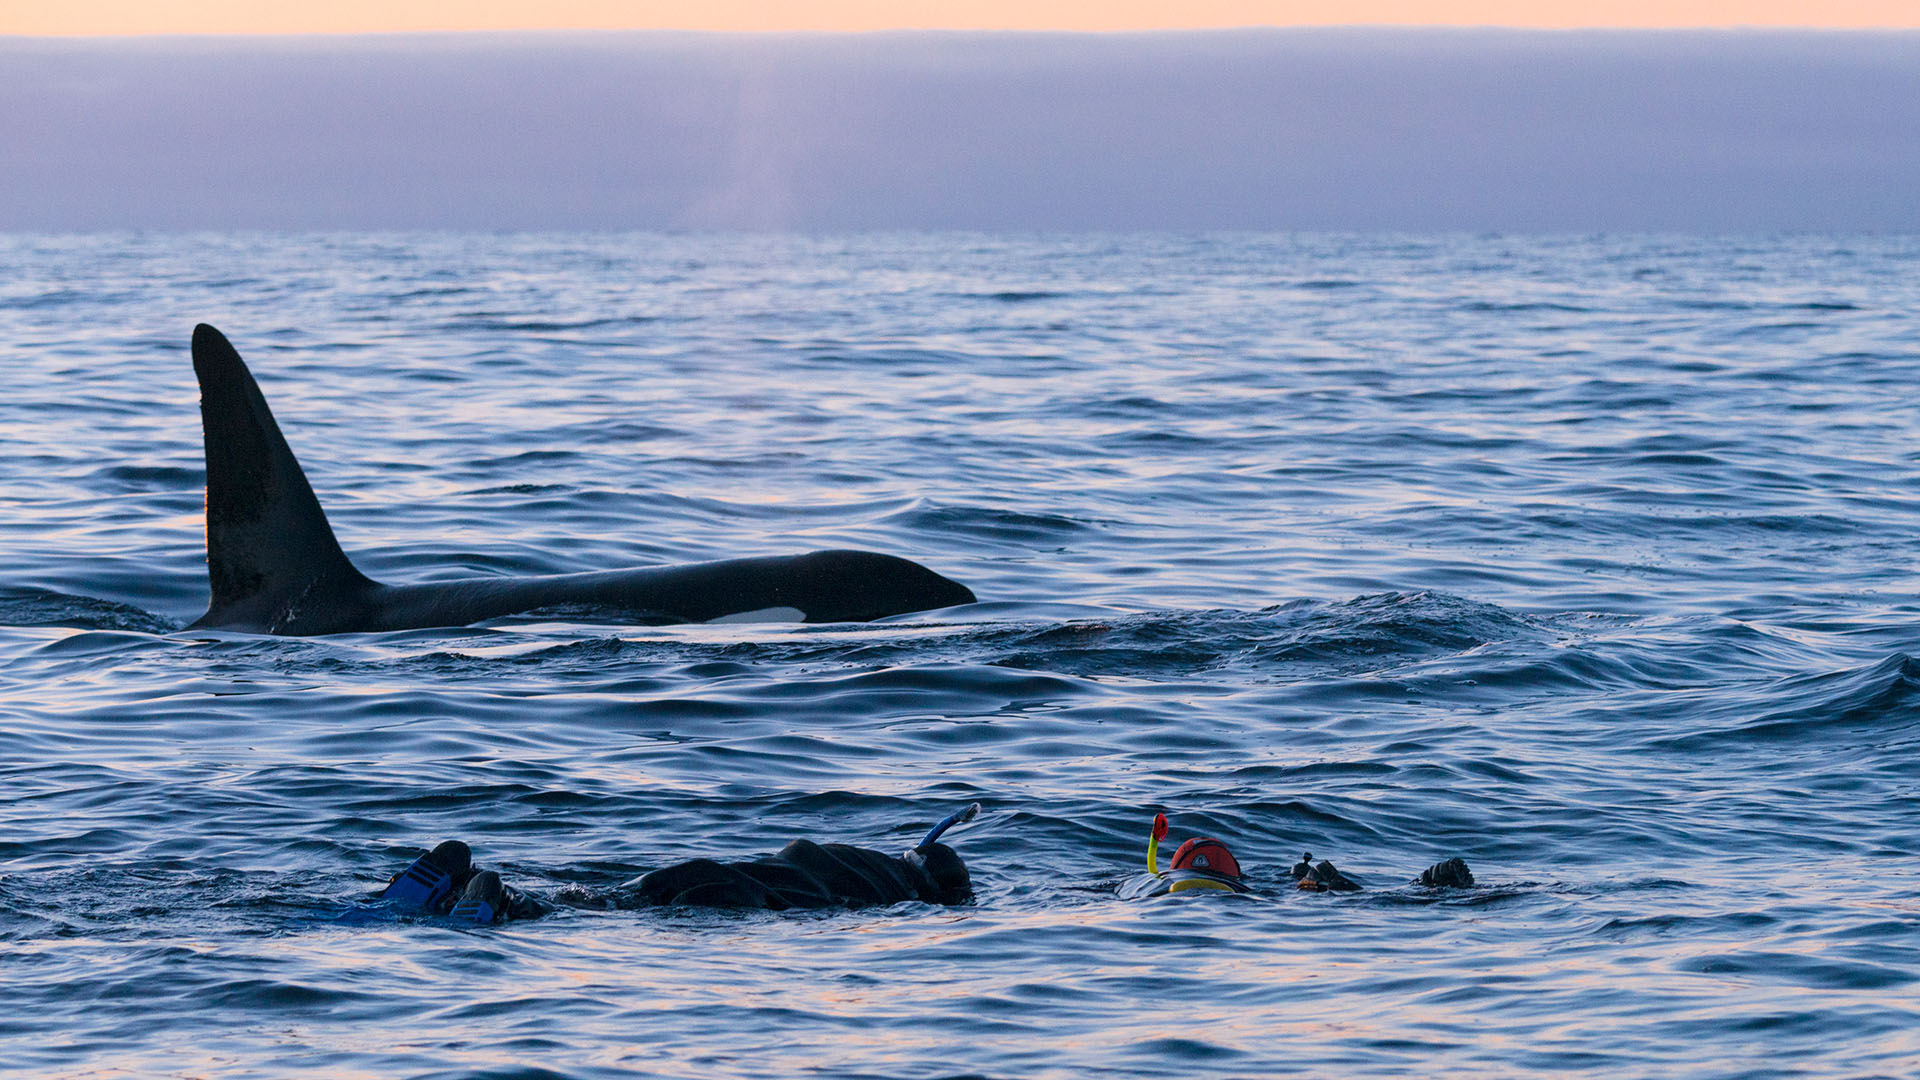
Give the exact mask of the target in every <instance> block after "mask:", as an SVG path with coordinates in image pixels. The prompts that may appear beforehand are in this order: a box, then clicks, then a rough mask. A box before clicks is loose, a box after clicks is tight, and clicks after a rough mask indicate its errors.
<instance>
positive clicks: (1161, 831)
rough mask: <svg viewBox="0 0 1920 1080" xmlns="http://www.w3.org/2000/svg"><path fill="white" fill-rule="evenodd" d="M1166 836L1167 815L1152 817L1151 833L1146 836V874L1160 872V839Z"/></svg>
mask: <svg viewBox="0 0 1920 1080" xmlns="http://www.w3.org/2000/svg"><path fill="white" fill-rule="evenodd" d="M1165 835H1167V815H1165V814H1155V815H1153V831H1152V832H1150V833H1148V834H1147V873H1149V874H1157V873H1159V872H1160V838H1161V837H1163V836H1165Z"/></svg>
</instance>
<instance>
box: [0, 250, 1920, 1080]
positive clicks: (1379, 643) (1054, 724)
mask: <svg viewBox="0 0 1920 1080" xmlns="http://www.w3.org/2000/svg"><path fill="white" fill-rule="evenodd" d="M1916 312H1920V239H1916V238H1913V237H1870V236H1845V237H1834V236H1792V237H1775V238H1767V237H1758V238H1731V239H1712V238H1692V237H1600V238H1572V237H1569V238H1515V237H1473V236H1264V235H1218V236H1215V235H1194V236H1064V237H1003V236H980V235H880V236H854V237H812V238H809V237H751V236H658V235H580V236H571V235H555V236H544V235H543V236H492V235H370V234H368V235H362V234H355V235H337V234H335V235H100V236H77V237H65V236H53V237H40V236H9V237H0V362H3V363H4V370H5V372H6V375H5V381H4V386H5V389H6V393H5V394H4V395H0V507H4V510H5V512H4V514H0V551H3V552H4V558H3V559H0V566H3V567H4V569H3V570H0V782H3V783H4V787H3V788H0V990H3V991H4V994H3V995H0V997H3V999H4V1001H5V1002H6V1007H5V1008H4V1009H3V1010H0V1069H4V1070H5V1071H6V1072H7V1073H8V1075H45V1076H76V1077H77V1076H114V1075H130V1076H191V1077H250V1076H296V1075H316V1076H328V1077H379V1078H389V1077H429V1076H431V1077H441V1076H446V1077H452V1076H490V1077H522V1076H525V1077H534V1076H538V1077H552V1076H565V1077H610V1076H628V1075H646V1076H671V1077H701V1078H706V1077H741V1078H756V1080H759V1078H765V1077H769V1076H812V1077H958V1076H969V1077H973V1076H978V1077H1007V1078H1012V1077H1081V1076H1114V1077H1176V1076H1177V1077H1190V1076H1195V1075H1221V1076H1265V1075H1276V1074H1300V1075H1334V1074H1338V1075H1342V1076H1405V1075H1432V1074H1435V1073H1439V1074H1443V1075H1494V1076H1521V1075H1533V1076H1566V1075H1604V1076H1607V1077H1609V1078H1611V1077H1617V1076H1634V1077H1660V1076H1686V1077H1720V1076H1727V1077H1732V1076H1745V1077H1855V1076H1907V1075H1912V1074H1914V1073H1915V1072H1916V1071H1920V985H1917V984H1920V862H1917V861H1916V860H1917V859H1920V573H1916V571H1915V565H1916V556H1917V555H1920V536H1917V535H1916V534H1917V533H1920V442H1917V441H1916V433H1917V432H1920V395H1916V394H1915V392H1914V389H1913V388H1914V386H1915V385H1916V383H1920V319H1916V314H1915V313H1916ZM198 321H207V322H211V323H214V324H215V325H217V326H219V327H221V328H222V329H223V330H225V331H226V332H227V333H228V334H229V335H230V336H231V337H232V339H233V341H234V343H235V344H236V345H237V346H238V348H239V349H240V351H241V352H242V354H243V355H245V356H246V357H247V358H248V360H249V362H250V363H251V364H252V366H253V369H254V372H255V374H256V375H257V376H258V377H259V379H260V381H261V384H262V387H263V389H264V391H265V393H266V395H267V397H268V400H269V401H270V402H272V404H273V406H274V408H275V410H276V412H277V414H278V416H279V419H280V422H281V425H282V427H283V429H284V430H285V431H286V433H287V436H288V439H289V441H290V442H291V444H292V446H293V449H294V451H295V452H296V453H297V454H298V455H299V456H300V458H301V460H302V462H303V463H304V465H305V467H306V470H307V473H308V475H309V477H310V478H311V480H312V482H313V485H314V487H315V488H316V490H317V491H318V492H319V495H320V498H321V501H322V502H323V504H324V505H325V506H326V507H327V509H328V512H329V514H330V516H331V519H332V521H333V523H334V527H335V529H336V530H337V532H338V533H339V535H340V538H341V541H342V543H343V545H344V546H345V547H346V549H347V550H348V551H349V553H351V554H352V555H353V557H354V558H355V559H356V560H357V561H358V563H359V565H360V566H361V568H362V569H364V570H365V571H367V572H368V573H369V574H371V575H372V576H374V577H376V578H379V579H381V580H386V581H395V582H399V581H424V580H432V579H434V578H436V577H443V576H453V575H460V574H470V573H483V574H486V573H535V572H540V573H545V572H560V571H569V570H587V569H600V568H611V567H618V566H627V565H642V564H650V563H665V562H679V561H690V560H699V559H707V558H718V557H725V556H731V555H738V554H768V553H780V552H790V551H800V550H808V549H812V548H820V547H836V546H851V547H862V548H870V549H874V550H880V551H886V552H891V553H894V554H899V555H903V556H907V557H909V558H913V559H916V560H918V561H920V562H923V563H925V564H927V565H929V566H931V567H933V568H934V569H936V570H939V571H941V572H942V573H945V574H947V575H949V576H951V577H953V578H956V579H957V580H960V581H962V582H965V583H966V584H968V585H969V586H971V587H972V588H973V589H974V591H975V592H977V593H978V594H979V596H980V599H981V602H980V603H979V604H977V605H972V606H968V607H964V608H957V609H951V610H946V611H940V612H932V613H925V614H920V615H910V616H903V617H898V618H894V619H889V620H884V621H881V622H878V623H874V624H863V625H830V626H792V625H777V624H776V625H748V626H740V625H729V626H690V627H664V628H661V627H641V626H627V625H610V624H605V623H585V622H582V623H572V622H561V621H553V620H551V619H547V620H542V619H520V620H501V621H499V622H496V623H492V624H487V625H482V626H476V627H468V628H460V629H446V630H427V631H413V632H407V633H393V634H378V635H374V634H368V635H341V636H335V637H328V638H322V639H308V640H297V639H274V638H266V637H254V636H247V635H242V634H225V633H199V632H184V631H182V630H181V629H180V628H181V627H184V626H185V625H186V624H187V623H188V622H190V621H192V620H193V619H194V618H195V617H196V616H197V615H198V614H199V613H200V611H201V610H202V608H203V606H204V604H205V601H206V578H205V565H204V556H203V551H202V546H201V544H202V535H201V518H200V507H201V486H202V464H201V445H200V430H199V424H198V413H197V407H196V402H197V389H196V387H195V384H194V379H193V374H192V369H191V366H190V364H189V362H188V356H187V341H188V336H189V332H190V330H191V328H192V326H193V324H194V323H195V322H198ZM971 800H978V801H980V802H981V803H982V804H984V807H985V810H984V812H983V814H982V815H981V817H980V819H979V820H978V821H976V822H974V823H972V824H971V825H968V826H965V827H963V828H961V829H959V830H957V831H956V832H954V833H953V834H951V837H952V842H953V843H954V845H955V847H956V848H957V849H958V850H959V851H960V852H961V853H962V854H963V855H964V856H966V858H967V859H968V861H969V863H970V865H971V867H972V870H973V875H974V880H975V883H976V887H977V890H978V891H977V896H976V898H975V900H974V901H973V902H972V903H971V904H969V905H966V906H961V907H955V908H940V907H932V906H925V905H918V904H906V905H900V906H897V907H893V908H887V909H883V910H858V911H827V912H812V913H801V914H793V913H786V914H772V913H744V914H743V913H726V912H700V911H687V910H650V911H649V910H642V911H595V910H579V909H565V910H562V911H561V912H559V913H557V914H555V915H553V916H551V917H548V918H545V919H541V920H538V921H533V922H522V923H514V924H510V925H505V926H500V927H492V928H475V927H467V928H459V927H456V926H453V925H450V924H447V923H444V922H437V921H435V920H432V919H385V920H381V919H372V920H366V919H362V920H352V919H349V920H347V921H341V920H340V919H339V918H338V916H340V915H341V914H342V913H343V912H346V911H349V910H351V909H352V906H353V904H354V903H355V901H356V900H358V899H359V898H361V897H364V896H365V895H367V894H368V893H370V892H371V891H373V890H375V889H377V888H379V887H380V886H381V885H382V884H384V882H385V881H386V879H387V878H388V877H389V876H390V875H392V874H393V873H394V872H395V871H397V870H398V869H399V868H400V867H401V866H402V865H404V864H405V862H406V861H407V860H409V859H410V858H412V857H413V856H414V855H415V854H417V853H418V852H419V850H420V849H422V848H423V847H426V846H429V845H431V844H433V843H434V842H436V841H439V840H442V839H446V838H455V837H457V838H461V839H464V840H466V841H468V842H469V843H471V844H472V845H473V848H474V850H475V853H476V857H477V859H478V861H480V862H481V863H482V864H484V865H487V866H491V867H497V868H499V869H501V870H502V871H503V873H505V875H506V876H507V877H508V879H509V880H510V881H513V882H515V883H517V884H519V885H521V886H523V887H525V888H527V889H529V890H530V891H533V892H536V893H541V894H544V895H555V894H558V893H559V892H560V891H561V890H563V889H565V888H566V887H567V886H569V885H575V884H579V885H586V886H598V885H606V884H611V883H614V882H617V881H620V880H623V879H625V878H627V877H630V876H632V875H634V874H636V873H639V872H641V871H644V870H645V869H647V868H650V867H654V866H659V865H663V864H665V863H667V862H669V861H675V860H679V859H683V858H688V857H693V856H696V855H706V856H713V857H718V858H744V857H749V856H752V855H756V854H759V853H762V852H765V851H769V850H772V849H775V848H777V847H779V846H780V845H781V844H783V843H785V842H786V841H787V840H789V839H792V838H794V837H800V836H805V837H812V838H815V839H820V840H827V839H832V840H842V841H848V842H853V843H860V844H865V845H869V846H875V847H880V848H884V849H889V850H898V849H904V848H905V847H906V846H908V845H909V844H910V843H912V842H913V841H914V840H915V839H916V838H917V836H918V834H919V833H920V832H921V831H922V830H924V829H925V828H926V827H927V825H928V824H930V823H931V822H932V821H934V820H936V819H938V818H939V817H941V816H943V815H944V814H946V813H947V812H949V811H950V810H952V809H955V808H957V807H958V806H960V805H963V804H964V803H966V802H968V801H971ZM1155 812H1165V813H1166V814H1167V815H1168V816H1169V818H1170V819H1171V820H1172V822H1173V834H1174V839H1176V840H1177V839H1179V838H1181V837H1183V836H1188V835H1199V834H1207V835H1213V836H1217V837H1220V838H1221V839H1223V840H1225V841H1227V842H1228V843H1229V844H1230V845H1231V846H1232V847H1233V848H1234V850H1235V851H1236V853H1237V854H1238V855H1239V857H1240V860H1241V862H1242V863H1243V865H1245V866H1246V867H1247V868H1248V870H1249V874H1250V877H1251V879H1252V881H1253V882H1254V883H1255V884H1256V885H1257V886H1259V887H1260V890H1261V891H1260V895H1257V896H1250V897H1224V896H1186V897H1173V898H1165V899H1160V900H1151V901H1140V902H1126V901H1122V900H1120V899H1118V898H1117V897H1116V896H1115V895H1114V886H1115V885H1116V883H1118V882H1120V881H1121V880H1123V879H1124V878H1126V877H1127V876H1128V875H1130V874H1133V873H1136V872H1137V871H1138V870H1139V869H1140V868H1141V867H1142V865H1143V848H1144V844H1145V841H1146V835H1147V829H1148V825H1149V823H1150V821H1151V819H1152V816H1153V814H1154V813H1155ZM1304 850H1311V851H1312V852H1313V853H1314V854H1315V855H1316V856H1317V857H1323V858H1330V859H1333V860H1334V861H1335V862H1336V863H1338V864H1339V865H1340V867H1341V868H1342V869H1343V870H1344V871H1346V872H1347V873H1349V874H1350V875H1353V876H1355V877H1357V878H1358V879H1359V880H1361V882H1362V883H1363V884H1365V885H1366V886H1367V888H1366V890H1365V891H1363V892H1361V893H1358V894H1354V895H1339V896H1330V895H1311V894H1303V893H1299V892H1297V891H1295V890H1292V889H1290V888H1289V887H1288V884H1289V882H1288V881H1287V880H1286V874H1285V869H1286V867H1287V866H1288V865H1289V864H1291V863H1292V862H1293V861H1294V859H1296V858H1297V857H1298V855H1299V854H1300V852H1302V851H1304ZM1449 855H1459V856H1462V857H1464V858H1465V859H1467V860H1468V862H1469V863H1470V864H1471V865H1472V866H1473V868H1474V871H1475V873H1476V875H1477V876H1478V878H1479V881H1480V885H1479V886H1478V887H1477V888H1475V889H1472V890H1467V891H1458V892H1449V893H1445V894H1434V893H1429V892H1427V891H1425V890H1422V889H1420V888H1417V887H1414V886H1412V885H1410V884H1409V879H1410V878H1411V877H1412V876H1413V875H1414V874H1415V873H1417V872H1418V871H1419V870H1420V869H1421V868H1422V867H1424V866H1426V865H1427V864H1429V863H1431V862H1433V861H1435V860H1437V859H1439V858H1442V857H1445V856H1449Z"/></svg>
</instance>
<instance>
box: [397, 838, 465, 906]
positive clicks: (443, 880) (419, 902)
mask: <svg viewBox="0 0 1920 1080" xmlns="http://www.w3.org/2000/svg"><path fill="white" fill-rule="evenodd" d="M472 866H473V852H472V851H470V850H468V848H467V845H465V844H463V843H461V842H460V841H458V840H448V841H447V842H446V843H444V844H441V845H440V846H439V847H437V848H434V849H433V850H432V851H429V852H427V853H426V854H425V855H422V856H420V857H419V858H417V859H415V860H413V865H411V866H409V867H407V868H406V869H405V870H402V871H400V873H399V874H398V875H397V876H396V877H395V878H394V879H393V882H392V883H391V884H389V885H388V886H387V889H386V891H385V892H383V893H381V894H380V899H382V900H391V901H393V902H394V903H396V904H404V905H407V906H409V907H418V908H422V909H430V908H432V907H433V906H434V905H435V904H438V903H439V902H440V901H442V900H444V899H446V897H447V894H448V893H451V892H452V891H453V883H454V879H456V878H458V877H460V876H461V875H463V874H465V873H466V872H467V871H468V870H469V869H471V868H472Z"/></svg>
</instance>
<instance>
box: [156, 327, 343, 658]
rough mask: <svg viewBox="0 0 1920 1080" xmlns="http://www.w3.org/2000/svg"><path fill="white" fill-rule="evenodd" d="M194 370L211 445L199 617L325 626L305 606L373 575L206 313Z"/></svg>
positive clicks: (330, 601) (277, 627)
mask: <svg viewBox="0 0 1920 1080" xmlns="http://www.w3.org/2000/svg"><path fill="white" fill-rule="evenodd" d="M193 373H194V374H195V375H196V376H198V377H199V380H200V426H201V430H202V431H203V432H204V433H205V435H206V445H207V579H208V582H209V583H210V584H211V585H212V587H213V598H212V600H211V601H209V603H208V604H207V613H206V614H205V615H203V616H201V617H200V619H199V620H198V621H197V622H195V623H194V624H193V625H194V626H205V627H220V626H226V625H251V626H264V627H266V628H267V632H268V633H290V632H291V633H300V632H305V633H325V632H326V630H325V628H324V627H319V626H310V625H306V624H307V623H308V622H309V620H310V617H309V618H302V615H303V614H305V613H306V612H307V611H312V610H315V609H318V608H325V607H328V606H335V605H337V604H338V601H340V600H341V599H343V598H345V596H347V595H350V594H351V593H354V592H358V591H360V590H363V589H366V588H368V587H370V586H372V585H373V582H371V581H370V580H368V579H367V577H366V576H365V575H363V574H361V573H360V571H359V570H357V569H355V568H354V565H353V563H352V562H351V561H349V560H348V558H347V556H346V553H345V552H343V551H341V550H340V542H339V541H338V540H335V539H334V536H333V528H332V526H330V525H328V524H327V515H326V513H325V512H324V511H322V510H321V509H320V500H319V499H316V498H314V495H313V488H312V487H311V486H309V485H308V483H307V477H306V474H305V473H304V472H302V471H301V470H300V463H299V462H298V461H297V460H295V459H294V456H293V451H292V450H291V449H289V448H288V447H287V440H286V439H285V438H284V437H283V436H282V435H281V434H280V425H278V424H276V423H274V421H273V413H272V411H271V410H269V409H268V408H267V399H266V398H265V397H263V396H262V395H261V393H260V387H259V385H258V384H256V383H255V382H254V381H253V374H252V373H251V372H249V371H248V370H247V365H246V364H245V363H243V362H242V361H241V359H240V354H239V353H238V352H236V351H235V350H234V348H233V346H232V345H231V344H230V343H228V341H227V339H226V337H225V335H223V334H221V333H220V331H218V330H215V329H214V328H213V327H211V326H208V325H207V324H205V323H201V324H200V325H198V326H196V327H194V328H193ZM316 590H320V591H319V592H318V593H317V594H316ZM309 595H313V596H314V599H315V600H316V601H320V602H319V603H317V604H315V605H314V607H313V608H308V607H307V605H306V604H304V603H303V601H305V600H306V599H307V597H308V596H309ZM303 609H305V610H303Z"/></svg>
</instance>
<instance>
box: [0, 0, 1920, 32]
mask: <svg viewBox="0 0 1920 1080" xmlns="http://www.w3.org/2000/svg"><path fill="white" fill-rule="evenodd" d="M1344 24H1401V25H1455V26H1480V25H1497V26H1520V27H1736V26H1753V27H1826V28H1835V29H1841V28H1852V29H1863V28H1904V29H1912V28H1920V0H1182V2H1179V3H1170V2H1168V0H1054V2H1047V0H806V2H797V0H651V2H649V0H628V2H617V0H543V2H532V0H330V2H328V3H325V4H291V3H262V2H261V0H174V2H172V3H166V4H156V3H154V2H153V0H64V2H60V3H44V2H41V3H9V4H5V5H0V34H26V35H121V34H301V33H377V32H395V31H432V30H513V29H556V30H558V29H632V30H645V29H660V30H745V31H785V30H805V31H862V30H890V29H955V30H1090V31H1103V30H1104V31H1113V30H1155V29H1181V28H1185V29H1200V28H1216V27H1230V26H1326V25H1344Z"/></svg>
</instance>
